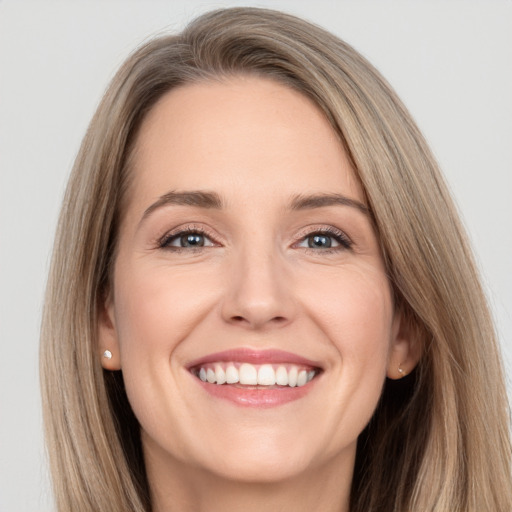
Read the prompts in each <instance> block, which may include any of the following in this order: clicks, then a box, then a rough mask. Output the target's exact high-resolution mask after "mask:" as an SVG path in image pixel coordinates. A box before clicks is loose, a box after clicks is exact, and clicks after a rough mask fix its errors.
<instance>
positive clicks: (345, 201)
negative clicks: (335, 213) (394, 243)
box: [290, 194, 370, 215]
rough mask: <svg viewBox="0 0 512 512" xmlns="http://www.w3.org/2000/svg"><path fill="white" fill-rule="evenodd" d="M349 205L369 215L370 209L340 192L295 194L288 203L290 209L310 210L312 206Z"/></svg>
mask: <svg viewBox="0 0 512 512" xmlns="http://www.w3.org/2000/svg"><path fill="white" fill-rule="evenodd" d="M340 205H341V206H350V207H352V208H356V209H357V210H359V211H361V212H362V213H364V214H365V215H369V213H370V209H369V208H368V207H367V206H366V205H364V204H363V203H361V202H359V201H357V200H356V199H351V198H350V197H347V196H344V195H342V194H313V195H303V194H300V195H298V196H295V197H294V198H293V199H292V201H291V204H290V209H292V210H310V209H314V208H323V207H325V206H340Z"/></svg>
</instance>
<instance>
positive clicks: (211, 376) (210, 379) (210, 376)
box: [206, 368, 215, 384]
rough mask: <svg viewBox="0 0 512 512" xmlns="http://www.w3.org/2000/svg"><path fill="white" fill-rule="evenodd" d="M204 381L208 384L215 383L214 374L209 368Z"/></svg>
mask: <svg viewBox="0 0 512 512" xmlns="http://www.w3.org/2000/svg"><path fill="white" fill-rule="evenodd" d="M206 380H207V381H208V382H209V383H210V384H213V383H214V382H215V372H214V371H213V370H212V369H211V368H208V370H206Z"/></svg>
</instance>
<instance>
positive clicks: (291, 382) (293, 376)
mask: <svg viewBox="0 0 512 512" xmlns="http://www.w3.org/2000/svg"><path fill="white" fill-rule="evenodd" d="M298 373H299V372H298V370H297V368H296V367H295V366H292V368H291V369H290V371H289V372H288V386H290V387H292V388H293V387H295V386H296V385H297V377H298Z"/></svg>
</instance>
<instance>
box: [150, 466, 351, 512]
mask: <svg viewBox="0 0 512 512" xmlns="http://www.w3.org/2000/svg"><path fill="white" fill-rule="evenodd" d="M351 459H352V460H351V461H350V463H349V464H343V463H341V464H340V461H339V460H338V459H335V460H334V459H333V460H332V461H331V463H328V464H325V465H324V466H323V467H315V468H312V469H311V470H309V471H307V472H304V473H301V474H298V475H294V476H292V477H289V478H287V479H284V480H282V481H277V482H244V481H238V480H233V479H228V478H224V477H223V476H222V475H217V474H214V473H211V472H209V471H206V470H203V469H198V468H193V467H190V466H187V465H185V464H182V463H178V465H179V466H180V467H179V470H177V469H178V468H177V467H174V468H173V469H172V470H171V471H165V470H164V471H162V469H164V468H162V466H161V465H160V464H153V463H152V461H151V457H147V456H146V466H147V473H148V480H149V482H150V489H151V501H152V504H153V506H152V511H153V512H171V511H173V512H235V511H236V512H238V511H240V510H243V511H244V512H261V510H276V511H278V510H283V511H284V510H293V511H294V512H306V511H307V512H310V511H311V510H322V512H348V511H349V498H350V486H351V480H352V472H353V463H354V459H353V456H352V457H351ZM154 462H156V461H154ZM167 469H170V467H169V466H167Z"/></svg>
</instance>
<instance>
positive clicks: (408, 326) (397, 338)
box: [387, 308, 423, 380]
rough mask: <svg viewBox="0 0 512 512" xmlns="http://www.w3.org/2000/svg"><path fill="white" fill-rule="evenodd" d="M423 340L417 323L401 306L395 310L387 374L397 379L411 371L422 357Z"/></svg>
mask: <svg viewBox="0 0 512 512" xmlns="http://www.w3.org/2000/svg"><path fill="white" fill-rule="evenodd" d="M422 349H423V342H422V339H421V335H420V332H419V329H418V327H417V325H416V323H415V322H414V321H413V320H412V319H411V318H410V317H409V315H407V314H406V313H405V312H404V311H403V310H402V309H401V308H400V309H398V310H397V311H395V316H394V318H393V326H392V340H391V346H390V350H389V358H388V369H387V376H388V377H389V378H390V379H393V380H397V379H401V378H402V377H405V376H406V375H408V374H409V373H411V372H412V371H413V370H414V368H415V367H416V365H417V364H418V361H419V360H420V357H421V352H422Z"/></svg>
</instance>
